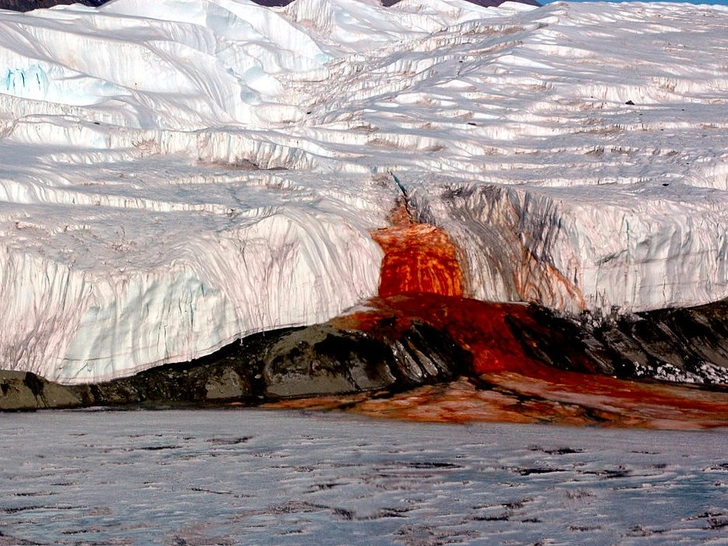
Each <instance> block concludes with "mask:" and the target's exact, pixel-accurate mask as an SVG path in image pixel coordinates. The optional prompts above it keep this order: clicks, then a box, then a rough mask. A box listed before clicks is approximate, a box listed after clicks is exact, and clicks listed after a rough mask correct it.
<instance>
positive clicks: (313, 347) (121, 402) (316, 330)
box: [0, 322, 471, 410]
mask: <svg viewBox="0 0 728 546" xmlns="http://www.w3.org/2000/svg"><path fill="white" fill-rule="evenodd" d="M470 362H471V357H470V355H469V354H468V353H467V352H466V351H464V350H462V349H461V348H460V347H458V346H457V345H456V344H455V343H454V342H453V341H452V340H451V339H450V338H449V337H448V336H447V335H446V334H444V333H442V332H439V331H437V330H435V329H434V328H432V327H431V326H428V325H427V324H422V323H417V322H413V323H412V325H411V326H410V327H409V328H408V329H406V330H405V331H403V332H399V331H396V330H394V329H393V328H391V327H390V326H388V325H386V324H384V325H382V326H381V327H380V328H378V329H377V330H376V332H373V333H371V334H370V333H364V332H351V331H347V330H343V329H339V328H335V327H334V326H332V325H330V324H322V325H314V326H310V327H306V328H291V329H284V330H278V331H274V332H265V333H261V334H257V335H254V336H250V337H248V338H245V339H244V340H243V341H242V342H240V343H236V344H233V345H230V346H228V347H226V348H225V349H222V350H221V351H218V352H217V353H215V354H213V355H210V356H207V357H205V358H201V359H198V360H195V361H192V362H188V363H182V364H171V365H166V366H160V367H156V368H152V369H150V370H146V371H144V372H141V373H138V374H136V375H134V376H132V377H126V378H121V379H116V380H114V381H108V382H104V383H97V384H91V385H73V386H64V385H59V384H57V383H53V382H50V381H47V380H45V379H42V378H40V377H38V376H37V375H35V374H33V373H26V372H15V371H11V372H7V371H0V410H34V409H43V408H77V407H88V406H142V407H154V408H158V407H175V406H186V405H217V404H229V403H233V402H235V403H241V404H246V405H255V404H258V403H260V402H267V401H274V400H280V399H285V398H296V397H305V396H316V395H326V394H336V395H341V394H349V393H358V392H367V391H386V392H392V393H393V392H399V391H403V390H407V389H410V388H412V387H416V386H420V385H426V384H431V383H436V382H443V381H449V380H451V379H454V378H455V377H457V376H458V375H460V374H462V373H465V372H466V371H467V369H468V368H469V367H470Z"/></svg>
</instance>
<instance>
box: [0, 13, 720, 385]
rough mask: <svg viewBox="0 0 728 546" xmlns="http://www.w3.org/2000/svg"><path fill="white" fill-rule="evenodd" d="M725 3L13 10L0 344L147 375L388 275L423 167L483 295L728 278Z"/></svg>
mask: <svg viewBox="0 0 728 546" xmlns="http://www.w3.org/2000/svg"><path fill="white" fill-rule="evenodd" d="M726 28H728V9H727V8H725V7H721V6H694V5H689V6H687V5H680V4H670V3H657V4H653V3H650V4H642V3H625V4H588V5H587V4H578V3H574V4H569V3H557V4H550V5H547V6H543V7H534V6H528V5H524V4H518V3H511V2H507V3H505V4H502V5H501V6H499V7H494V8H493V7H491V8H485V7H481V6H477V5H475V4H469V3H465V2H462V1H458V0H423V1H415V0H403V1H402V2H399V3H397V4H395V5H394V6H391V7H388V8H384V7H382V6H381V5H380V4H379V3H378V2H377V1H376V0H296V1H295V2H293V3H292V4H289V5H288V6H286V7H278V8H268V7H262V6H259V5H256V4H254V3H252V2H250V1H247V0H166V1H164V2H155V3H154V4H150V3H148V2H143V1H141V0H112V1H111V2H108V3H107V4H105V5H104V6H102V7H100V8H92V7H86V6H81V5H71V6H56V7H54V8H52V9H39V10H35V11H31V12H27V13H16V12H10V11H4V10H0V157H2V161H1V162H0V306H2V308H3V309H4V310H5V312H4V313H3V315H2V316H1V317H0V367H2V368H6V369H13V370H24V371H31V372H34V373H36V374H38V375H41V376H43V377H45V378H48V379H50V380H53V381H58V382H60V383H66V384H74V383H88V382H96V381H101V380H106V379H111V378H115V377H122V376H126V375H130V374H133V373H136V372H138V371H141V370H143V369H147V368H150V367H153V366H156V365H159V364H163V363H168V362H178V361H185V360H191V359H193V358H197V357H199V356H202V355H205V354H209V353H211V352H212V351H214V350H216V349H218V348H220V347H222V346H223V345H226V344H228V343H230V342H232V341H234V340H236V339H239V338H241V337H243V336H246V335H248V334H251V333H254V332H261V331H266V330H270V329H275V328H281V327H285V326H296V325H305V324H314V323H317V322H323V321H326V320H328V319H330V318H332V317H334V316H336V315H338V314H340V313H342V312H343V311H344V310H346V309H348V308H351V307H352V306H355V305H357V304H359V303H361V302H363V301H365V300H366V299H368V298H370V297H372V296H374V295H376V294H377V288H378V283H379V275H380V266H381V262H382V256H383V254H382V250H381V249H380V247H379V246H378V245H377V243H376V242H375V241H374V240H373V238H372V232H373V230H375V229H377V228H381V227H384V226H386V225H387V223H388V217H389V214H390V211H391V210H392V209H393V208H394V206H395V205H396V203H397V200H398V199H399V198H401V196H402V190H404V191H405V192H406V196H407V199H408V205H409V208H410V210H411V212H412V214H413V216H415V217H416V218H417V219H418V220H420V221H423V222H428V223H431V224H434V225H437V226H439V227H441V228H443V229H444V230H445V231H446V232H447V233H448V234H449V236H450V237H451V238H452V240H453V242H454V243H455V244H456V246H457V247H458V250H459V256H458V257H459V260H460V262H461V266H462V268H463V271H464V272H465V279H464V282H465V285H466V292H467V295H468V296H470V297H474V298H477V299H482V300H494V301H529V302H535V303H539V304H542V305H545V306H547V307H550V308H553V309H556V310H560V311H563V312H566V313H579V312H581V311H584V310H588V311H604V312H612V311H616V312H633V311H645V310H651V309H660V308H665V307H672V306H687V305H698V304H702V303H707V302H712V301H717V300H720V299H723V298H726V297H728V268H727V266H726V252H728V207H727V206H726V205H728V193H726V192H727V191H728V132H727V131H726V129H727V128H728V64H727V63H726V51H728V36H727V35H726V33H725V29H726Z"/></svg>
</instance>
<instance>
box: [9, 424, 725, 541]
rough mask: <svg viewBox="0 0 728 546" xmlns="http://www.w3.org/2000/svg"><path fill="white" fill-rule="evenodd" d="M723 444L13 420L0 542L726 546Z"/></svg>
mask: <svg viewBox="0 0 728 546" xmlns="http://www.w3.org/2000/svg"><path fill="white" fill-rule="evenodd" d="M726 434H728V432H727V431H725V430H724V431H711V432H706V431H703V432H684V431H644V430H629V429H612V430H609V429H599V428H576V427H571V428H562V427H554V426H551V427H544V426H533V425H530V426H528V425H515V424H511V425H494V424H472V425H468V426H453V425H450V426H443V425H433V424H426V423H414V424H412V423H409V424H408V423H402V422H392V421H366V420H362V419H355V418H352V416H351V415H341V414H339V415H337V414H314V415H311V414H308V415H307V414H300V413H296V412H291V411H287V412H272V411H261V410H242V411H230V410H228V411H219V410H218V411H204V412H201V411H172V412H170V411H156V412H138V411H133V412H112V413H105V412H104V413H98V412H85V413H75V412H37V413H33V414H13V415H3V435H2V436H0V455H1V456H2V457H3V463H4V464H3V465H2V467H1V468H0V518H1V519H2V522H3V534H2V535H1V536H0V544H2V545H3V546H10V545H19V544H40V545H50V544H72V545H81V544H128V543H132V544H150V545H168V544H281V545H289V544H290V545H299V544H302V543H307V544H371V545H377V546H380V545H381V546H385V545H393V544H394V545H414V544H417V545H426V544H473V545H482V544H538V543H540V544H632V545H652V544H719V545H722V544H725V542H726V540H725V531H726V527H727V526H728V509H727V508H726V507H727V506H728V462H727V460H726V454H725V446H726ZM49 445H52V446H53V448H52V449H49V448H48V446H49Z"/></svg>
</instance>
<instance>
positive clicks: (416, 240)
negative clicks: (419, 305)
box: [372, 203, 463, 297]
mask: <svg viewBox="0 0 728 546" xmlns="http://www.w3.org/2000/svg"><path fill="white" fill-rule="evenodd" d="M391 221H392V224H393V225H392V226H391V227H387V228H382V229H378V230H375V231H374V232H373V233H372V237H373V238H374V240H375V241H376V242H377V243H379V246H381V247H382V250H384V259H383V261H382V270H381V280H380V282H379V295H380V296H381V297H387V296H394V295H397V294H407V293H413V292H419V293H431V294H440V295H443V296H462V295H463V274H462V271H461V269H460V264H459V263H458V260H457V256H456V249H455V245H453V244H452V242H451V241H450V238H449V237H448V236H447V233H445V231H444V230H442V229H440V228H438V227H435V226H431V225H429V224H421V223H418V222H415V221H413V220H412V219H411V217H410V215H409V213H408V211H407V207H406V205H405V204H404V203H402V204H400V205H399V206H398V207H397V208H396V209H395V211H394V212H393V213H392V216H391Z"/></svg>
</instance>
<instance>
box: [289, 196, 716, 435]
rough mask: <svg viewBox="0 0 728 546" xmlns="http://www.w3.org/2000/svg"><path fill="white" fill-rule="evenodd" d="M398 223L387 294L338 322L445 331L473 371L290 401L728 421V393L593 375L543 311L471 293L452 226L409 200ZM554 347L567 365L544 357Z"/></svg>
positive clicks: (448, 414)
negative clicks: (387, 390)
mask: <svg viewBox="0 0 728 546" xmlns="http://www.w3.org/2000/svg"><path fill="white" fill-rule="evenodd" d="M392 224H393V225H392V227H388V228H384V229H380V230H377V231H375V232H374V234H373V236H374V239H375V240H376V241H377V242H378V243H379V244H380V246H381V247H382V249H383V250H384V253H385V256H384V260H383V262H382V273H381V282H380V286H379V297H378V298H374V299H372V300H370V301H369V302H368V306H367V310H366V311H359V312H355V313H352V314H349V315H345V316H340V317H337V318H336V319H334V320H333V321H332V324H333V325H334V326H335V327H338V328H342V329H347V330H358V331H364V332H373V331H375V330H376V329H377V328H378V327H380V325H381V324H387V325H388V326H387V327H388V328H391V327H392V325H393V327H394V328H395V329H397V330H400V331H402V332H404V331H405V330H406V329H407V328H408V327H409V326H410V325H411V324H412V322H413V321H418V322H420V323H425V324H428V325H430V326H433V327H435V328H437V329H438V330H440V331H443V332H446V333H447V334H448V335H449V336H450V338H451V339H452V340H453V341H454V342H455V343H457V344H458V345H459V346H460V347H461V348H462V349H465V350H466V351H468V352H470V353H471V354H472V356H473V364H472V366H473V369H472V375H470V376H469V377H467V378H461V379H459V380H457V381H454V382H452V383H450V384H447V385H435V386H426V387H421V388H419V389H416V390H414V391H410V392H406V393H402V394H397V395H394V396H391V397H381V396H379V397H374V398H372V397H370V396H367V395H366V394H362V395H353V396H350V397H347V398H346V399H345V400H344V399H341V398H338V397H329V398H326V397H324V398H318V399H316V400H311V399H308V400H299V401H289V402H286V403H283V404H282V405H287V406H293V407H318V408H326V407H328V408H335V407H343V406H345V407H346V408H347V409H349V410H351V411H356V412H359V413H365V414H368V415H374V416H379V417H393V418H400V419H409V420H418V421H447V422H466V421H473V420H480V421H497V422H512V423H554V424H562V425H601V426H622V427H631V426H641V427H648V428H672V429H685V428H703V427H718V426H723V427H724V426H728V394H726V393H725V392H711V391H707V390H701V389H698V388H694V387H689V386H680V385H673V384H665V383H662V384H660V383H646V382H636V381H630V380H623V379H618V378H615V377H610V376H607V375H603V374H599V373H594V372H595V371H596V370H598V369H599V368H598V366H597V364H596V363H595V362H593V361H592V360H591V358H590V357H589V356H588V354H587V353H586V352H585V351H584V350H583V347H582V348H580V347H579V346H578V343H576V340H574V339H568V338H567V337H566V336H567V335H566V334H563V333H560V332H559V331H558V329H554V328H550V327H549V324H544V321H543V319H541V320H539V319H538V317H537V316H536V313H537V310H538V308H537V307H535V306H531V305H527V304H519V303H492V302H483V301H478V300H474V299H469V298H466V297H463V294H464V292H465V283H464V278H463V273H462V270H461V268H460V266H459V264H458V260H457V254H458V252H457V249H456V247H455V245H454V244H453V243H452V241H451V240H450V238H449V237H448V235H447V233H445V231H444V230H442V229H440V228H437V227H435V226H430V225H427V224H421V223H417V222H415V221H413V220H412V219H411V218H410V216H409V214H408V212H407V209H406V207H405V206H404V205H401V206H399V207H398V208H397V209H396V210H395V213H394V214H393V216H392ZM546 348H548V350H550V351H551V353H552V354H553V353H554V351H555V352H556V353H558V355H557V357H558V358H557V359H558V360H559V361H560V362H561V363H562V364H564V363H566V364H568V370H567V369H562V368H559V367H556V366H554V365H552V364H553V362H547V361H548V360H549V357H548V355H545V353H544V349H546Z"/></svg>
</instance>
